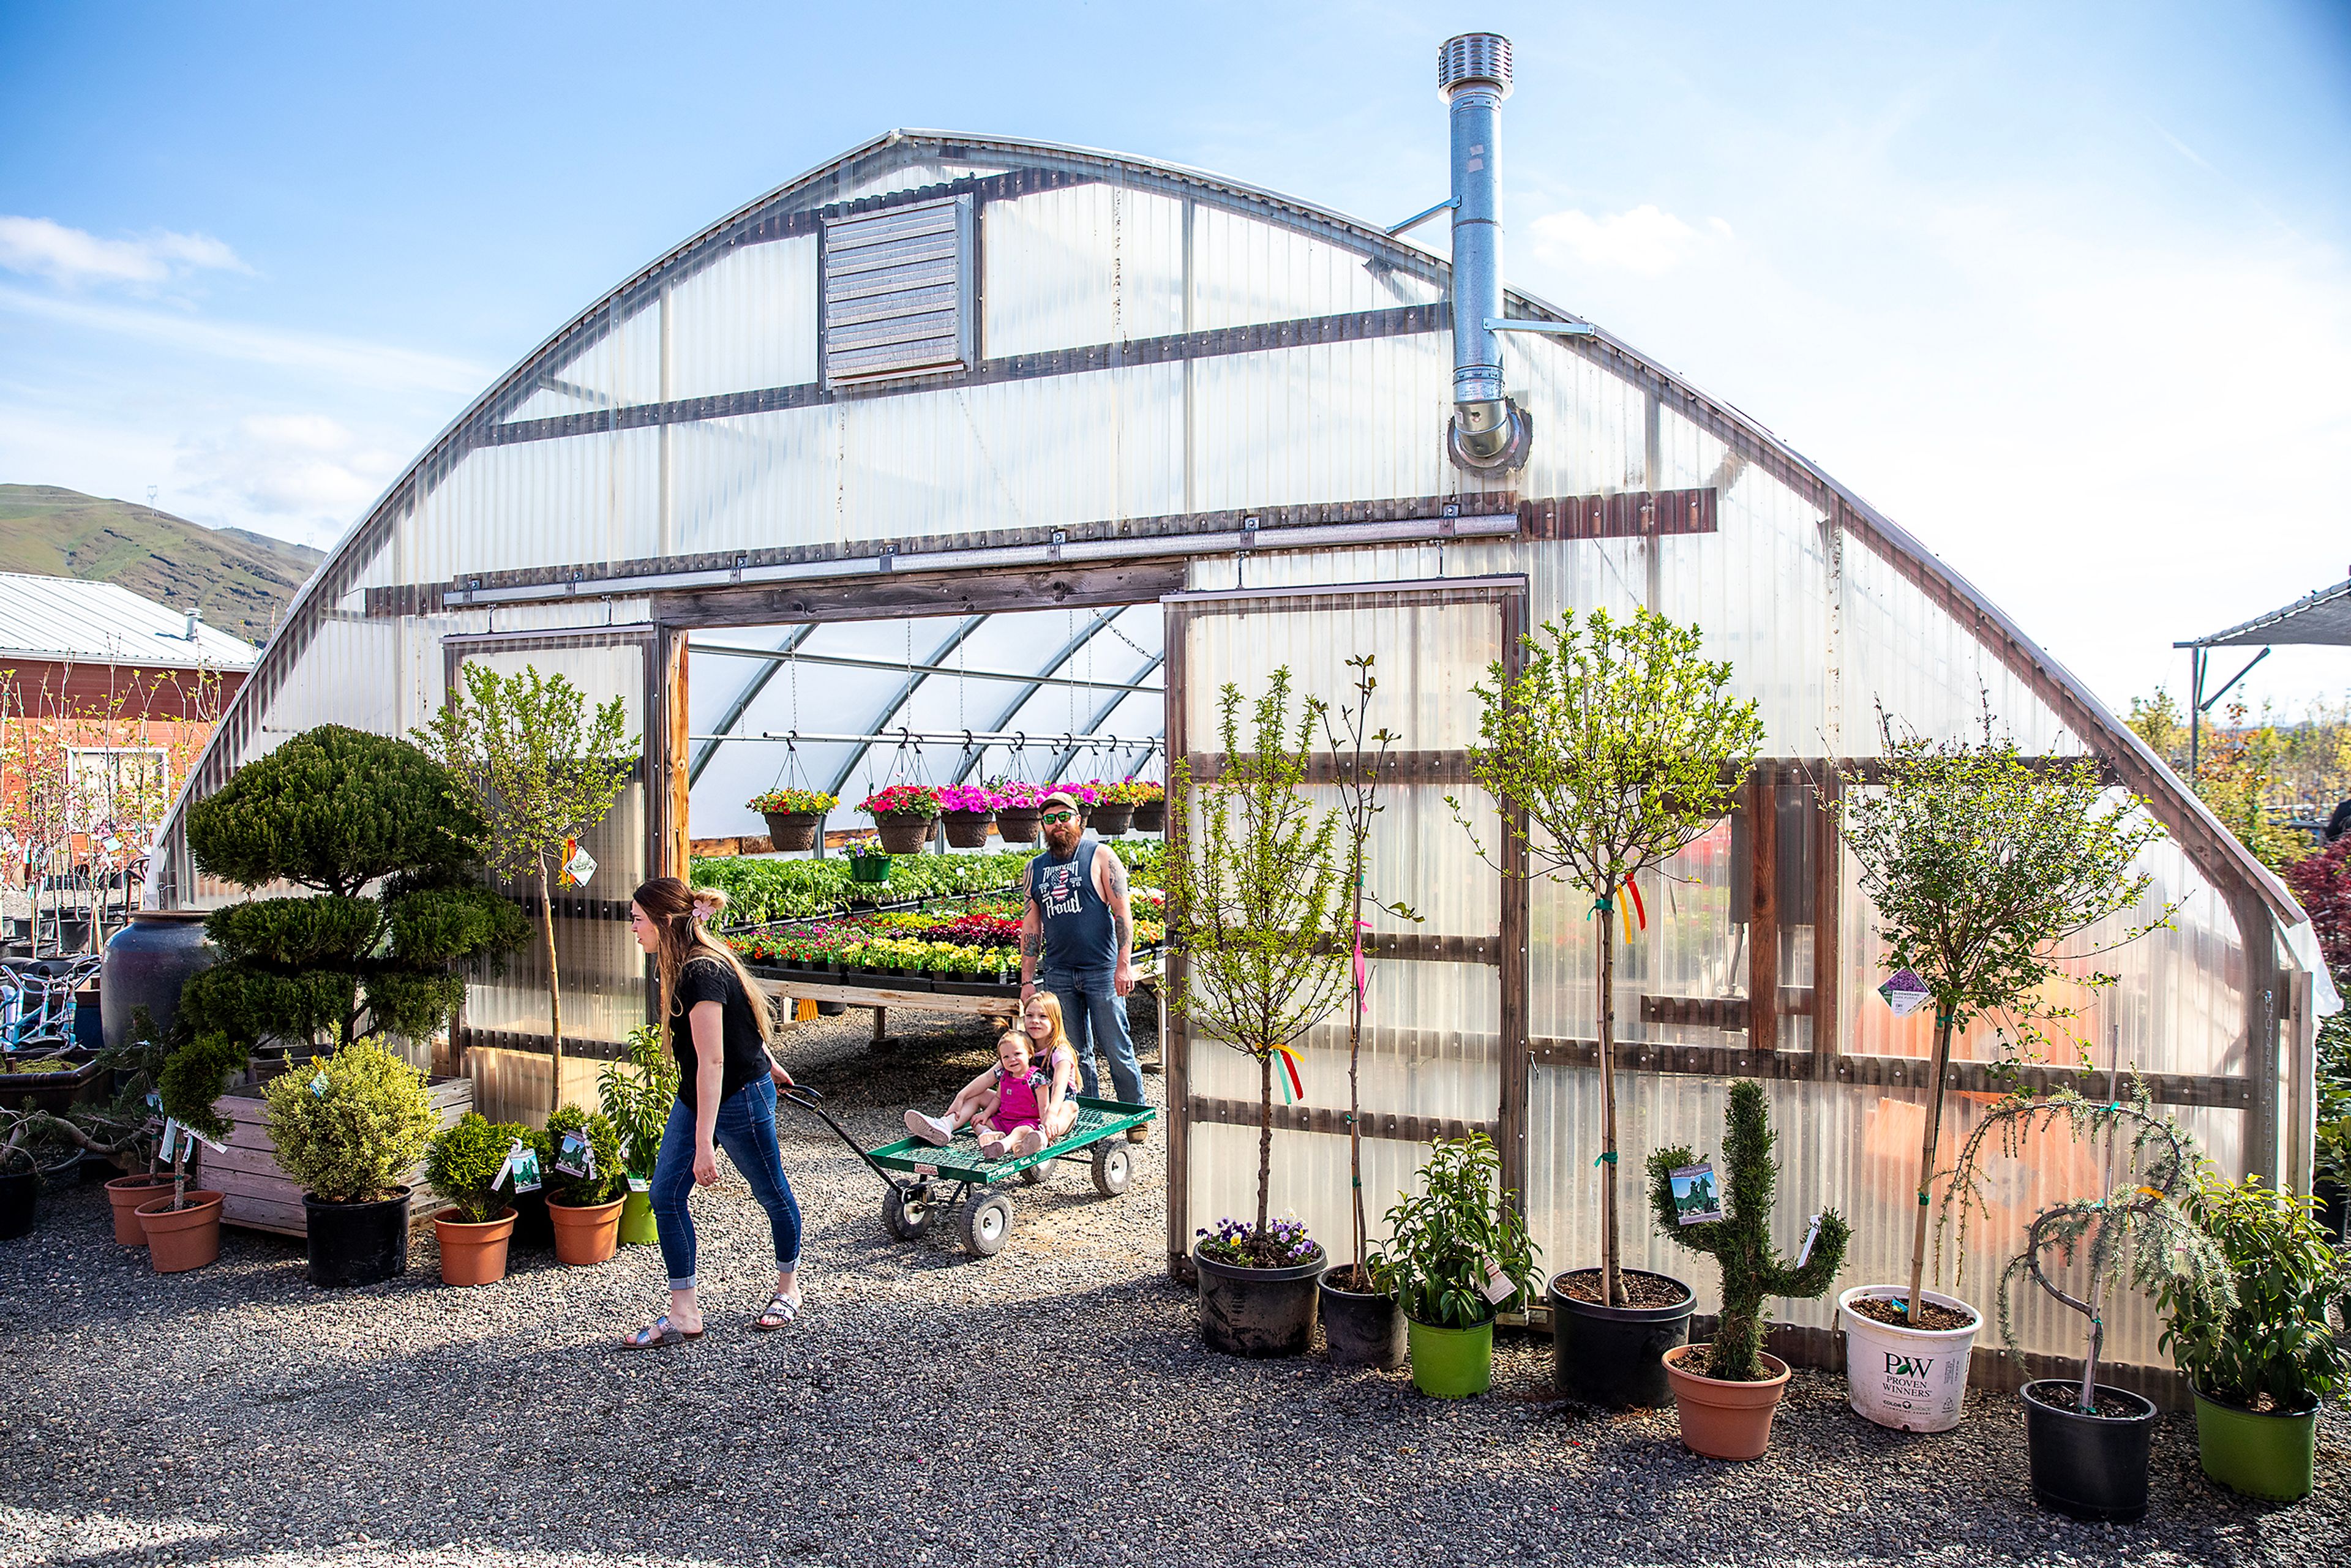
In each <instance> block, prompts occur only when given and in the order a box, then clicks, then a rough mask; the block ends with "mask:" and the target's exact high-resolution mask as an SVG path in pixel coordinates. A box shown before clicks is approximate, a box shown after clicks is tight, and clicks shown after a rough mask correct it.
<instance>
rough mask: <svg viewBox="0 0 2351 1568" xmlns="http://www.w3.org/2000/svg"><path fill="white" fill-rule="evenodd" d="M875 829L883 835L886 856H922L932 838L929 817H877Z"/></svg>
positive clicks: (883, 848)
mask: <svg viewBox="0 0 2351 1568" xmlns="http://www.w3.org/2000/svg"><path fill="white" fill-rule="evenodd" d="M873 827H874V831H877V832H879V833H880V834H881V835H882V852H883V853H884V854H893V855H918V854H921V853H922V852H923V846H924V845H925V844H926V843H928V842H929V841H930V838H931V820H930V819H929V818H927V817H876V818H874V819H873Z"/></svg>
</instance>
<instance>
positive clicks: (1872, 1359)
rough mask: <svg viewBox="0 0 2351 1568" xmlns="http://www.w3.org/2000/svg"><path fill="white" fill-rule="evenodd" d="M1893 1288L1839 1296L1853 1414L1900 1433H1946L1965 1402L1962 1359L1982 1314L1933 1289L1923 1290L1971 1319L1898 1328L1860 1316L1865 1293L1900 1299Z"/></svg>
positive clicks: (1970, 1346) (1970, 1347)
mask: <svg viewBox="0 0 2351 1568" xmlns="http://www.w3.org/2000/svg"><path fill="white" fill-rule="evenodd" d="M1908 1294H1909V1291H1907V1290H1905V1289H1904V1288H1903V1287H1902V1286H1899V1285H1858V1286H1855V1288H1854V1289H1852V1290H1850V1291H1846V1292H1845V1293H1844V1294H1843V1295H1841V1296H1839V1297H1838V1298H1837V1326H1838V1327H1840V1328H1842V1329H1843V1330H1844V1375H1845V1382H1846V1384H1847V1385H1848V1386H1849V1387H1850V1388H1851V1390H1852V1399H1853V1407H1854V1410H1855V1413H1856V1414H1858V1415H1861V1416H1867V1417H1868V1418H1869V1419H1870V1420H1872V1421H1875V1422H1876V1423H1877V1424H1878V1425H1879V1426H1881V1427H1893V1428H1895V1429H1896V1431H1902V1432H1948V1431H1949V1430H1950V1429H1951V1428H1952V1427H1956V1426H1958V1425H1959V1416H1960V1412H1961V1411H1962V1409H1963V1408H1964V1407H1965V1405H1966V1402H1967V1393H1968V1357H1969V1355H1970V1353H1971V1352H1972V1351H1973V1350H1974V1348H1975V1338H1976V1331H1977V1330H1978V1329H1980V1328H1981V1327H1983V1314H1982V1313H1980V1312H1977V1311H1976V1310H1975V1308H1973V1307H1971V1306H1970V1305H1968V1303H1967V1302H1965V1301H1960V1300H1959V1298H1958V1297H1957V1296H1947V1295H1944V1294H1943V1293H1942V1292H1941V1291H1921V1292H1920V1294H1922V1295H1924V1296H1925V1297H1926V1298H1927V1300H1928V1301H1929V1302H1931V1303H1932V1304H1934V1305H1936V1306H1938V1307H1949V1308H1950V1309H1951V1310H1952V1311H1953V1312H1965V1313H1967V1314H1968V1315H1969V1316H1970V1317H1971V1318H1973V1319H1974V1320H1975V1321H1974V1322H1971V1323H1970V1324H1969V1325H1968V1326H1967V1327H1966V1328H1963V1329H1941V1330H1933V1331H1929V1330H1923V1329H1906V1328H1896V1327H1895V1326H1894V1325H1892V1324H1891V1323H1881V1322H1877V1321H1876V1319H1874V1318H1865V1317H1863V1316H1862V1315H1861V1314H1860V1313H1859V1312H1855V1311H1854V1310H1853V1303H1854V1302H1855V1301H1860V1300H1861V1299H1863V1298H1864V1297H1875V1298H1876V1299H1877V1300H1879V1301H1888V1300H1893V1301H1898V1300H1901V1299H1902V1298H1904V1297H1906V1296H1907V1295H1908Z"/></svg>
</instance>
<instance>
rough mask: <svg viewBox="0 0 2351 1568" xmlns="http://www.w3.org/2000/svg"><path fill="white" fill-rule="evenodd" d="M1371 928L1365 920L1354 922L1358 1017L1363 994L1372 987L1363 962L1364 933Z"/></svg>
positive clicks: (1361, 1006)
mask: <svg viewBox="0 0 2351 1568" xmlns="http://www.w3.org/2000/svg"><path fill="white" fill-rule="evenodd" d="M1371 928H1372V926H1371V922H1369V921H1367V920H1358V921H1356V922H1355V951H1354V969H1355V1016H1356V1017H1357V1018H1358V1019H1360V1018H1362V1017H1363V1016H1364V994H1365V993H1366V992H1368V991H1369V990H1370V989H1371V988H1372V972H1371V970H1370V968H1368V967H1366V966H1365V965H1364V932H1366V931H1369V930H1370V929H1371Z"/></svg>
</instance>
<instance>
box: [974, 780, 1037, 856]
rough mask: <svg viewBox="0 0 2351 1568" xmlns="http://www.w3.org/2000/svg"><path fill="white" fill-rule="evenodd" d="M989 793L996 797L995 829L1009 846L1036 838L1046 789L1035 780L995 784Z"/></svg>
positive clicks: (1035, 839)
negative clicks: (1042, 788) (1028, 782)
mask: <svg viewBox="0 0 2351 1568" xmlns="http://www.w3.org/2000/svg"><path fill="white" fill-rule="evenodd" d="M988 793H989V794H990V796H992V797H993V798H994V800H995V801H996V832H997V836H998V838H1001V839H1002V840H1003V841H1004V843H1005V847H1006V848H1008V849H1009V848H1011V847H1012V846H1014V845H1016V844H1033V843H1035V842H1036V841H1037V833H1038V829H1039V823H1040V820H1041V818H1042V817H1043V815H1044V808H1043V807H1042V806H1041V805H1040V801H1042V800H1044V798H1045V791H1043V790H1041V789H1038V788H1037V787H1036V786H1035V785H1034V784H997V785H992V786H990V787H989V789H988Z"/></svg>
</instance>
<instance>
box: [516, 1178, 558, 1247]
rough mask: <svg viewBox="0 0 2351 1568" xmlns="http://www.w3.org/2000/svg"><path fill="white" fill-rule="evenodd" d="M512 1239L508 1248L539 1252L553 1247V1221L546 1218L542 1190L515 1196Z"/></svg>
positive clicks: (545, 1206)
mask: <svg viewBox="0 0 2351 1568" xmlns="http://www.w3.org/2000/svg"><path fill="white" fill-rule="evenodd" d="M514 1207H515V1228H514V1239H513V1241H512V1242H511V1243H509V1245H510V1246H513V1247H522V1248H532V1247H535V1248H537V1249H538V1250H540V1251H541V1252H545V1251H549V1250H550V1249H553V1247H554V1246H555V1221H553V1220H551V1219H549V1218H547V1193H546V1190H545V1189H544V1188H539V1189H536V1190H534V1191H530V1192H520V1193H517V1194H515V1197H514Z"/></svg>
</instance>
